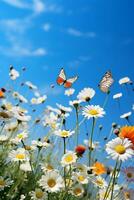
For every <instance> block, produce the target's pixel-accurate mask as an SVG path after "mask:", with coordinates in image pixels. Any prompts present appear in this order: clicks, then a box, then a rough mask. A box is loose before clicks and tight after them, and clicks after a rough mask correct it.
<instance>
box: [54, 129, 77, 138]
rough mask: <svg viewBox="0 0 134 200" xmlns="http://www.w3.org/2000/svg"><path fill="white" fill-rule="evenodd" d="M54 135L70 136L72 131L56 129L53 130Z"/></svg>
mask: <svg viewBox="0 0 134 200" xmlns="http://www.w3.org/2000/svg"><path fill="white" fill-rule="evenodd" d="M54 134H55V135H58V136H60V137H62V138H66V137H70V136H71V135H72V134H74V131H69V130H68V131H67V130H56V131H55V132H54Z"/></svg>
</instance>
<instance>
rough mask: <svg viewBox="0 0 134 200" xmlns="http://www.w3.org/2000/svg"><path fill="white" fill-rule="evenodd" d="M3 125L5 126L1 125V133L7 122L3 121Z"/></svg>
mask: <svg viewBox="0 0 134 200" xmlns="http://www.w3.org/2000/svg"><path fill="white" fill-rule="evenodd" d="M2 125H3V126H2V127H1V130H0V134H1V133H2V131H3V129H4V127H5V125H6V122H4V121H3V124H2Z"/></svg>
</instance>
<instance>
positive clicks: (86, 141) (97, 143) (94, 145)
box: [84, 140, 100, 150]
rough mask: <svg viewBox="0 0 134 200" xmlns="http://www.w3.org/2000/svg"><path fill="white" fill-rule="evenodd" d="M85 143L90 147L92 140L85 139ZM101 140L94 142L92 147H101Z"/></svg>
mask: <svg viewBox="0 0 134 200" xmlns="http://www.w3.org/2000/svg"><path fill="white" fill-rule="evenodd" d="M84 144H85V145H86V146H87V147H88V148H89V149H90V145H91V141H90V140H84ZM99 144H100V143H99V142H97V141H94V142H92V149H93V150H94V149H99V148H100V146H99Z"/></svg>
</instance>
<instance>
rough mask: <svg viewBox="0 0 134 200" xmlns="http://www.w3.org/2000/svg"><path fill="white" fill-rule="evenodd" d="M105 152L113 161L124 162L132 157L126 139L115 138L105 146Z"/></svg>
mask: <svg viewBox="0 0 134 200" xmlns="http://www.w3.org/2000/svg"><path fill="white" fill-rule="evenodd" d="M106 151H107V153H108V154H109V155H110V156H111V157H112V159H114V160H117V159H119V160H122V161H125V160H127V159H128V158H131V157H132V156H133V155H134V150H133V149H132V143H131V142H130V140H128V139H127V138H125V139H121V138H119V137H118V138H115V139H113V140H111V141H110V142H108V143H107V144H106Z"/></svg>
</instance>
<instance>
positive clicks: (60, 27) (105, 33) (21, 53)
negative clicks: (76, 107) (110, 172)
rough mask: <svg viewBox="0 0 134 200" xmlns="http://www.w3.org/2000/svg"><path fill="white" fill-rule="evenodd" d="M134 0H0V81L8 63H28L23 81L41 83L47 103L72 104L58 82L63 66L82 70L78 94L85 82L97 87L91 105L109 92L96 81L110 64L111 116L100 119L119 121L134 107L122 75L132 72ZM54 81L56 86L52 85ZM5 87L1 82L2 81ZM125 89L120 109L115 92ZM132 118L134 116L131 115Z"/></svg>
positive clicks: (76, 72) (69, 70) (78, 72)
mask: <svg viewBox="0 0 134 200" xmlns="http://www.w3.org/2000/svg"><path fill="white" fill-rule="evenodd" d="M133 10H134V2H133V0H129V1H126V0H118V1H117V0H109V1H107V0H101V1H100V0H84V1H83V0H77V1H72V0H68V1H65V0H64V1H63V0H46V1H45V0H42V1H41V0H29V1H27V0H14V1H13V0H1V2H0V13H1V14H0V38H1V43H0V57H1V59H0V74H1V77H2V78H1V84H5V83H6V81H7V77H8V76H7V74H8V69H9V65H10V64H12V65H14V67H16V68H17V69H21V67H22V66H26V67H27V73H26V75H25V80H31V81H33V82H34V83H35V84H37V85H38V86H39V87H40V88H41V91H42V93H47V94H48V97H49V98H48V103H49V104H52V105H55V102H58V103H62V104H64V105H68V99H67V97H64V95H63V91H64V89H63V88H62V87H59V86H57V85H56V83H55V80H56V76H57V74H58V72H59V70H60V68H61V67H64V68H65V70H66V72H67V75H68V76H72V75H78V76H79V79H78V81H77V82H76V83H75V85H74V88H75V89H76V94H77V92H78V91H79V90H81V89H83V88H84V87H93V88H94V89H95V90H96V97H95V98H94V100H93V102H92V103H93V104H100V105H102V104H103V101H104V98H105V95H104V94H102V93H101V92H100V91H99V89H98V87H97V85H98V82H99V81H100V79H101V77H102V75H103V74H104V73H105V72H106V71H107V70H108V69H111V71H112V73H113V77H114V79H115V83H114V85H113V87H112V91H111V95H110V99H111V100H109V102H108V106H107V108H106V112H107V117H106V118H105V119H104V121H102V120H101V121H100V123H104V124H107V126H106V129H105V132H106V133H107V132H108V130H110V124H111V123H112V122H113V121H115V122H118V123H119V124H122V125H123V124H124V123H125V124H126V122H125V121H122V120H120V118H119V116H120V114H123V113H124V112H128V111H130V110H131V108H132V104H133V103H134V102H133V97H134V95H133V92H132V91H131V92H130V93H129V95H128V94H127V93H126V90H125V88H124V87H120V86H119V84H118V80H119V79H120V78H122V77H124V76H129V77H130V79H131V80H133V77H134V27H133V19H134V12H133ZM51 84H55V88H54V90H53V91H51V89H50V85H51ZM2 86H3V85H2ZM118 92H123V97H122V99H121V113H119V110H118V106H117V102H115V101H113V100H112V95H113V94H115V93H118ZM132 118H133V116H132Z"/></svg>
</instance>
